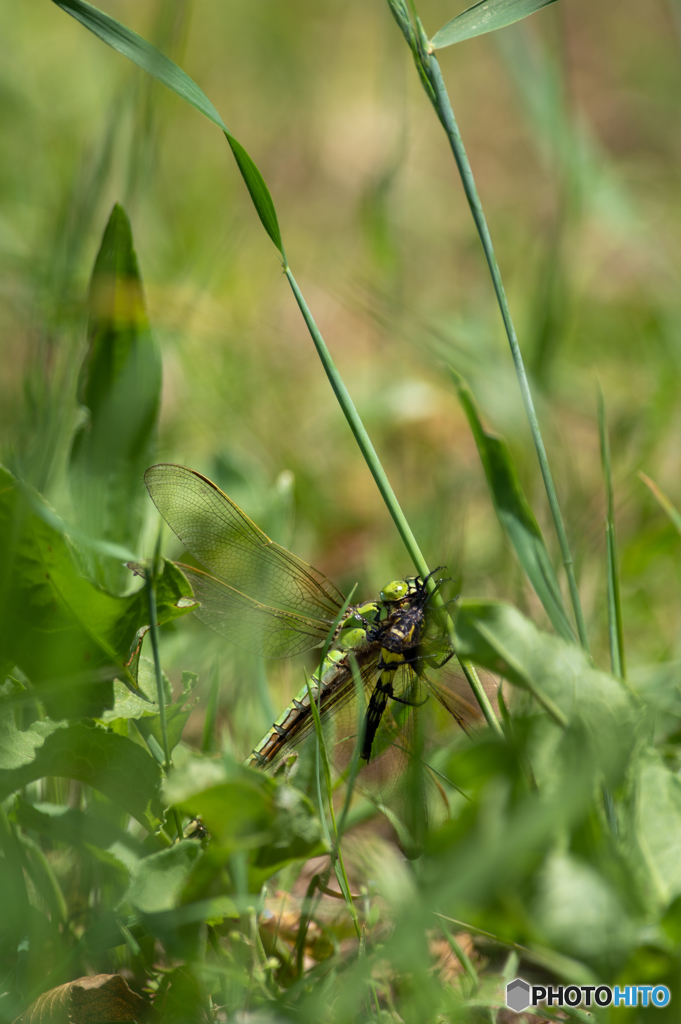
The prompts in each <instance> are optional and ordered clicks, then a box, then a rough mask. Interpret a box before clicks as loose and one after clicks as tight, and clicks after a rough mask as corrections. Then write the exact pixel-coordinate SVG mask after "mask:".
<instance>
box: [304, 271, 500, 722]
mask: <svg viewBox="0 0 681 1024" xmlns="http://www.w3.org/2000/svg"><path fill="white" fill-rule="evenodd" d="M284 273H285V274H286V277H287V278H288V282H289V284H290V286H291V290H292V291H293V294H294V296H295V299H296V302H297V303H298V306H299V308H300V311H301V313H302V314H303V319H304V320H305V323H306V325H307V329H308V331H309V332H310V336H311V338H312V341H313V342H314V346H315V348H316V349H317V354H318V356H319V358H320V360H321V363H322V366H323V367H324V371H325V373H326V376H327V377H328V379H329V383H330V384H331V387H332V389H333V392H334V394H335V396H336V398H337V399H338V404H339V405H340V407H341V409H342V410H343V414H344V416H345V418H346V420H347V421H348V425H349V427H350V430H351V431H352V433H353V434H354V436H355V440H356V441H357V444H358V445H359V449H360V451H361V453H362V455H363V456H364V459H365V461H366V464H367V466H368V467H369V471H370V473H371V475H372V476H373V478H374V480H375V482H376V486H377V487H378V490H379V492H380V494H381V497H382V498H383V501H384V502H385V504H386V506H387V509H388V511H389V512H390V515H391V516H392V519H393V522H394V523H395V526H396V527H397V530H398V533H399V535H400V537H401V538H402V541H403V543H404V546H405V547H406V549H407V551H408V552H409V556H410V558H411V560H412V562H413V563H414V565H415V567H416V571H417V572H418V573H419V575H420V576H421V577H422V578H423V579H426V578H427V577H428V575H429V572H430V570H429V569H428V563H427V562H426V560H425V558H424V557H423V554H422V552H421V549H420V548H419V546H418V543H417V541H416V537H415V536H414V534H413V533H412V529H411V527H410V525H409V523H408V522H407V519H406V517H405V515H404V512H403V511H402V509H401V507H400V503H399V502H398V500H397V498H396V496H395V492H394V491H393V489H392V487H391V486H390V481H389V480H388V477H387V476H386V474H385V470H384V469H383V466H382V465H381V462H380V459H379V457H378V455H377V454H376V449H375V448H374V446H373V444H372V443H371V438H370V437H369V435H368V434H367V432H366V429H365V427H364V424H363V423H362V420H361V419H360V416H359V413H358V412H357V409H356V408H355V404H354V402H353V401H352V398H351V397H350V394H349V392H348V389H347V388H346V386H345V384H344V383H343V380H342V378H341V376H340V374H339V372H338V370H337V369H336V366H335V364H334V362H333V359H332V358H331V354H330V352H329V350H328V348H327V347H326V342H325V341H324V339H323V337H322V335H321V332H320V330H319V328H318V327H317V324H316V323H315V320H314V317H313V316H312V313H311V312H310V309H309V307H308V305H307V303H306V301H305V298H304V296H303V293H302V292H301V290H300V288H299V287H298V283H297V281H296V279H295V277H294V276H293V273H292V272H291V269H290V267H288V266H287V265H285V266H284ZM427 586H428V590H429V592H431V593H433V592H434V596H433V605H434V606H435V607H436V608H438V609H440V610H441V611H442V612H443V614H444V615H445V616H446V618H445V622H446V625H447V633H448V635H449V639H450V642H451V644H452V647H453V648H454V650H456V643H455V636H454V624H453V623H452V620H451V617H450V616H449V613H448V612H447V609H446V607H445V603H444V601H443V599H442V597H441V595H440V592H439V591H437V590H436V589H435V582H434V580H432V579H429V580H428V583H427ZM459 663H460V665H461V668H462V669H463V671H464V674H465V676H466V679H467V680H468V683H469V685H470V687H471V689H472V691H473V693H474V694H475V699H476V700H477V702H478V704H479V705H480V710H481V711H482V713H483V715H484V717H485V720H486V722H487V724H488V725H489V726H490V728H491V729H493V730H494V731H495V732H496V733H497V735H498V736H500V737H503V730H502V728H501V726H500V725H499V722H498V720H497V717H496V715H495V714H494V711H493V709H492V705H491V704H490V701H489V698H488V696H487V694H486V693H485V690H484V687H483V685H482V683H481V682H480V679H479V678H478V674H477V672H476V671H475V668H474V666H473V664H472V663H471V662H470V661H465V660H463V661H462V660H460V661H459Z"/></svg>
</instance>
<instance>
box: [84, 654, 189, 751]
mask: <svg viewBox="0 0 681 1024" xmlns="http://www.w3.org/2000/svg"><path fill="white" fill-rule="evenodd" d="M198 678H199V677H198V676H197V675H196V673H193V672H183V673H182V692H181V694H180V695H179V697H178V698H177V700H173V699H172V692H168V691H169V690H170V684H168V685H167V695H168V702H167V703H166V727H167V733H168V745H169V748H170V751H171V753H172V751H173V750H174V749H175V746H176V745H177V743H178V742H179V741H180V739H181V738H182V731H183V729H184V726H185V725H186V723H187V720H188V718H189V715H190V714H191V712H193V711H194V709H195V707H196V703H197V699H198V698H197V699H194V700H191V699H189V697H190V694H191V690H193V689H194V687H195V685H196V682H197V679H198ZM164 682H165V683H168V680H167V679H166V678H165V676H164ZM137 689H138V690H139V693H140V694H142V695H138V694H137V693H135V692H134V691H132V690H131V689H130V688H129V687H128V686H125V685H124V684H123V683H121V682H120V681H119V680H116V681H115V682H114V707H113V709H112V710H111V711H107V712H103V714H102V715H100V716H99V717H100V720H101V721H102V722H103V723H104V724H107V725H111V726H112V727H114V728H115V727H116V726H115V723H117V722H121V723H126V722H127V721H130V720H132V721H134V722H135V724H136V726H137V728H138V730H139V732H140V733H141V734H142V736H143V737H144V739H146V738H147V737H148V736H150V735H152V736H154V738H155V739H156V741H157V743H158V744H159V745H160V746H161V749H163V732H162V729H161V714H160V711H159V705H158V702H157V689H156V671H155V668H154V663H153V662H152V660H150V658H146V657H141V658H140V659H139V668H138V673H137Z"/></svg>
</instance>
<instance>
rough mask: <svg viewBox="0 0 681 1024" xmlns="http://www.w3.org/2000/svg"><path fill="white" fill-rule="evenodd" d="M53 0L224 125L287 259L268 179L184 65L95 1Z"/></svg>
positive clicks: (252, 192)
mask: <svg viewBox="0 0 681 1024" xmlns="http://www.w3.org/2000/svg"><path fill="white" fill-rule="evenodd" d="M53 3H55V4H56V5H57V6H58V7H61V8H62V10H64V11H66V13H67V14H70V15H71V16H72V17H74V18H75V19H76V20H77V21H79V22H80V23H81V24H82V25H84V26H85V27H86V28H87V29H89V30H90V32H92V33H94V35H96V36H98V37H99V38H100V39H101V40H102V41H103V42H105V43H107V45H108V46H111V47H113V49H114V50H118V52H119V53H122V54H123V56H124V57H127V58H128V60H131V61H132V62H133V64H137V66H138V67H140V68H142V70H143V71H147V72H148V73H149V74H150V75H153V77H154V78H156V79H157V80H158V81H159V82H161V83H162V84H163V85H165V86H167V87H168V88H169V89H172V91H173V92H174V93H176V94H177V95H178V96H179V97H180V98H181V99H183V100H186V102H187V103H189V104H191V106H192V107H195V108H196V110H198V111H199V112H200V113H202V114H203V115H204V117H207V118H208V120H209V121H212V122H213V124H216V125H217V126H218V127H219V128H221V129H222V131H223V132H224V133H225V137H226V139H227V141H228V143H229V145H230V147H231V150H232V153H233V154H234V158H235V160H236V162H237V166H238V167H239V170H240V172H241V175H242V177H243V179H244V182H245V183H246V187H247V189H248V191H249V193H250V196H251V199H252V200H253V205H254V206H255V209H256V212H257V214H258V216H259V218H260V221H261V223H262V226H263V227H264V228H265V231H266V232H267V234H268V235H269V236H270V238H271V239H272V241H273V242H274V244H275V245H276V247H277V249H278V250H279V252H280V253H281V255H282V256H283V257H284V260H285V259H286V256H285V253H284V246H283V244H282V241H281V233H280V230H279V223H278V220H277V214H276V210H275V208H274V203H273V202H272V196H271V195H270V192H269V189H268V188H267V185H266V184H265V179H264V178H263V176H262V174H261V173H260V171H259V170H258V168H257V167H256V165H255V163H254V162H253V160H252V159H251V157H250V156H249V155H248V153H247V152H246V150H245V149H244V148H243V146H242V145H241V143H240V142H238V141H237V140H236V139H235V138H234V136H233V135H232V134H230V132H229V131H228V130H227V126H226V125H225V123H224V121H223V120H222V118H221V117H220V115H219V114H218V112H217V110H216V109H215V107H214V106H213V104H212V103H211V102H210V100H209V99H208V97H207V96H206V94H205V93H204V92H203V91H202V90H201V89H199V87H198V85H197V84H196V82H194V81H193V80H192V79H191V78H190V77H189V75H188V74H186V72H184V71H183V70H182V68H180V67H178V66H177V64H175V62H174V61H172V60H170V58H169V57H166V56H165V54H163V53H161V52H160V50H157V49H156V47H155V46H152V44H151V43H149V42H147V40H146V39H143V38H142V36H138V35H137V33H136V32H132V31H131V30H130V29H129V28H126V26H125V25H122V24H121V23H120V22H118V21H116V20H115V18H111V17H109V15H108V14H104V12H103V11H100V10H99V9H98V8H97V7H93V6H92V4H88V3H85V2H84V0H53Z"/></svg>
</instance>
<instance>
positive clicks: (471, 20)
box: [430, 0, 556, 50]
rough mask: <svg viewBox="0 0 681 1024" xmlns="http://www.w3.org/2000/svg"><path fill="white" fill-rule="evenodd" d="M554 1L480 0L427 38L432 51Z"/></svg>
mask: <svg viewBox="0 0 681 1024" xmlns="http://www.w3.org/2000/svg"><path fill="white" fill-rule="evenodd" d="M555 2H556V0H480V3H477V4H473V6H472V7H469V8H468V10H466V11H462V13H461V14H458V15H457V16H456V18H452V20H451V21H448V22H447V24H446V25H443V26H442V28H441V29H439V30H438V31H437V32H436V33H435V35H434V36H433V38H432V39H431V41H430V45H431V47H432V49H433V50H441V49H442V48H443V47H445V46H453V44H454V43H462V42H463V41H464V39H472V38H473V37H474V36H482V35H485V33H486V32H496V30H497V29H499V28H506V26H507V25H512V24H513V23H514V22H515V21H520V20H521V19H522V18H527V17H528V15H530V14H534V13H535V11H540V10H541V9H542V7H548V5H549V4H553V3H555Z"/></svg>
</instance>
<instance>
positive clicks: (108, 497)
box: [69, 204, 161, 592]
mask: <svg viewBox="0 0 681 1024" xmlns="http://www.w3.org/2000/svg"><path fill="white" fill-rule="evenodd" d="M89 306H90V319H89V325H88V350H87V353H86V356H85V360H84V362H83V365H82V367H81V375H80V383H79V389H78V399H79V401H80V403H81V404H82V406H83V407H84V409H85V411H86V413H87V418H86V420H85V422H84V423H83V425H82V426H81V427H80V428H79V430H78V431H77V433H76V435H75V438H74V442H73V447H72V450H71V458H70V463H69V478H70V484H71V491H72V494H73V499H74V512H75V517H76V521H77V523H78V525H79V526H80V527H81V528H82V530H83V531H84V532H85V533H86V534H87V535H89V536H91V537H93V538H96V539H97V540H99V541H104V542H107V543H110V544H114V543H115V544H119V545H127V546H129V547H131V548H132V549H133V550H134V549H136V548H137V545H138V541H139V535H140V531H141V529H142V526H143V523H144V517H145V512H146V502H145V498H146V494H145V491H144V487H143V485H142V476H143V474H144V470H145V468H146V467H147V466H148V465H149V464H150V463H151V462H153V461H154V451H155V439H156V429H157V424H158V413H159V409H160V404H161V356H160V353H159V351H158V348H157V346H156V344H155V342H154V340H153V338H152V335H151V331H150V330H149V323H148V321H147V314H146V310H145V302H144V291H143V287H142V279H141V277H140V273H139V269H138V266H137V257H136V255H135V250H134V248H133V240H132V232H131V230H130V223H129V221H128V218H127V216H126V214H125V211H124V210H123V208H122V207H121V206H119V205H118V204H116V205H115V206H114V208H113V210H112V212H111V216H110V217H109V222H108V224H107V226H106V230H105V232H104V237H103V238H102V243H101V246H100V249H99V252H98V254H97V259H96V260H95V265H94V269H93V272H92V280H91V282H90V298H89ZM86 554H87V556H88V557H86V567H87V570H88V574H89V575H91V576H92V577H93V579H95V580H96V581H97V582H98V583H101V584H102V585H104V586H105V587H106V588H107V589H108V590H110V591H113V592H117V591H120V590H125V589H126V587H127V584H128V582H129V578H130V577H129V574H128V571H127V570H126V568H125V566H124V565H122V564H121V561H120V558H119V559H113V558H111V557H103V556H102V554H101V553H98V552H95V551H89V552H87V553H86Z"/></svg>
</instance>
